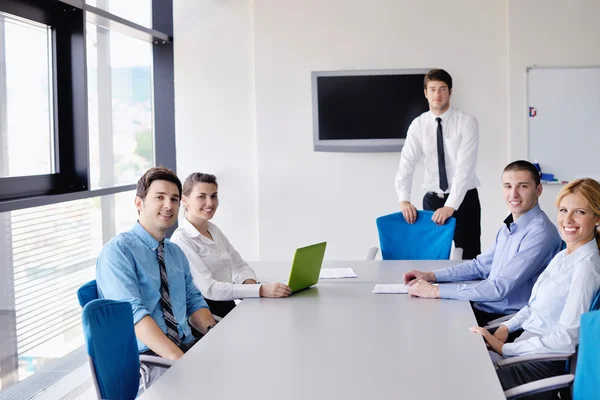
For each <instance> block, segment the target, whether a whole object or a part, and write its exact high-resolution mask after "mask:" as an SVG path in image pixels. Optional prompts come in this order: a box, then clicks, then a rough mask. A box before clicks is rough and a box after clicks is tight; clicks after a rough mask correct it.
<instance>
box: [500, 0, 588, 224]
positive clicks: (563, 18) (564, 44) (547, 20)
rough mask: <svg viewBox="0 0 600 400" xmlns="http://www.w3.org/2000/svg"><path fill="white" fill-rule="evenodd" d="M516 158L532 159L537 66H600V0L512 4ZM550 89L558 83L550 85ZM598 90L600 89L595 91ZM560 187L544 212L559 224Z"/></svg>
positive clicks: (550, 191) (546, 199)
mask: <svg viewBox="0 0 600 400" xmlns="http://www.w3.org/2000/svg"><path fill="white" fill-rule="evenodd" d="M508 15H509V36H508V37H509V57H508V59H509V64H508V74H509V82H510V87H509V88H510V89H509V96H510V154H511V158H512V159H518V158H524V159H526V158H527V154H528V147H527V118H528V117H527V111H528V108H527V107H528V106H529V105H528V104H527V74H526V68H527V67H531V66H533V65H537V66H552V67H554V66H599V65H600V46H599V44H598V38H599V37H600V25H599V24H598V18H600V2H599V1H598V0H576V1H564V0H509V1H508ZM548 84H549V85H551V84H552V82H548ZM590 89H591V90H597V88H590ZM559 189H560V187H559V186H549V185H547V186H546V187H545V188H544V193H543V195H542V197H541V199H540V204H541V206H542V209H544V210H545V211H546V213H547V214H548V216H549V217H550V219H551V220H552V221H554V220H555V219H556V207H555V206H554V201H555V198H556V195H557V194H558V191H559Z"/></svg>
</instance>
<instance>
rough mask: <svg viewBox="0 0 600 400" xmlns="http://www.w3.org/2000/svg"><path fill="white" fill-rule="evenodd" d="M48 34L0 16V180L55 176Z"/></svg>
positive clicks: (41, 28)
mask: <svg viewBox="0 0 600 400" xmlns="http://www.w3.org/2000/svg"><path fill="white" fill-rule="evenodd" d="M50 33H51V32H50V28H49V27H48V26H45V25H41V24H38V23H34V22H29V21H26V20H24V19H21V18H18V17H13V16H10V15H8V14H0V177H9V176H11V177H12V176H30V175H42V174H51V173H54V172H55V168H54V165H55V162H54V126H53V125H54V122H53V101H52V79H51V77H52V64H51V51H52V50H51V49H52V47H51V35H50Z"/></svg>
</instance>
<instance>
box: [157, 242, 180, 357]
mask: <svg viewBox="0 0 600 400" xmlns="http://www.w3.org/2000/svg"><path fill="white" fill-rule="evenodd" d="M164 249H165V244H164V242H160V243H159V244H158V248H157V249H156V252H157V254H158V265H159V267H160V305H161V306H162V309H163V314H164V316H165V323H166V324H167V337H168V338H169V339H171V340H172V341H173V343H175V344H176V345H179V344H180V343H181V339H180V338H179V331H178V330H177V320H176V319H175V316H174V315H173V308H172V307H171V298H170V296H169V280H168V279H167V268H166V267H165V251H164Z"/></svg>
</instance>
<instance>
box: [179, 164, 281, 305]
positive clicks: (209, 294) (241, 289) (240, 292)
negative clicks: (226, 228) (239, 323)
mask: <svg viewBox="0 0 600 400" xmlns="http://www.w3.org/2000/svg"><path fill="white" fill-rule="evenodd" d="M217 189H218V184H217V178H216V177H215V176H214V175H211V174H203V173H200V172H196V173H193V174H191V175H190V176H188V177H187V179H186V180H185V183H184V184H183V196H182V199H181V200H182V203H183V207H184V210H185V219H184V220H183V221H182V223H181V224H180V226H179V228H177V230H176V231H175V233H173V236H172V237H171V241H172V242H174V243H176V244H177V245H178V246H179V247H181V249H182V250H183V252H184V253H185V255H186V256H187V259H188V261H189V263H190V271H191V273H192V277H193V279H194V284H195V285H196V286H197V287H198V289H199V290H200V292H201V293H202V295H203V296H204V298H205V299H206V301H207V303H208V305H209V307H210V309H211V311H212V312H213V314H215V315H218V316H221V317H224V316H225V315H226V314H227V313H228V312H229V311H231V310H232V309H233V307H235V303H234V302H233V300H234V299H242V298H245V297H287V296H289V295H290V294H291V289H290V287H289V286H287V285H285V284H283V283H277V282H275V283H263V284H258V282H257V279H256V274H255V273H254V271H253V270H252V268H250V266H249V265H248V263H246V262H245V261H244V260H243V259H242V257H241V256H240V254H239V253H238V252H237V251H236V250H235V248H234V247H233V246H232V245H231V243H229V240H227V237H226V236H225V235H224V234H223V232H221V230H220V229H219V228H218V227H217V226H216V225H215V224H213V223H212V222H210V221H209V220H210V219H212V218H213V217H214V215H215V212H216V211H217V208H218V206H219V198H218V196H217Z"/></svg>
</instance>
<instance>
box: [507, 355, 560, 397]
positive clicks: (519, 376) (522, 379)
mask: <svg viewBox="0 0 600 400" xmlns="http://www.w3.org/2000/svg"><path fill="white" fill-rule="evenodd" d="M496 372H497V374H498V379H500V383H501V384H502V389H504V390H508V389H512V388H514V387H516V386H519V385H523V384H525V383H529V382H534V381H538V380H540V379H545V378H550V377H552V376H558V375H563V374H566V373H567V372H566V371H565V362H564V361H544V362H532V363H525V364H519V365H515V366H513V367H512V368H507V369H500V370H497V371H496ZM565 392H566V393H564V394H566V395H568V394H570V393H569V390H566V391H565ZM557 394H558V391H557V390H553V391H552V390H551V391H548V392H545V393H539V394H535V395H532V396H527V397H523V399H528V400H550V399H557V398H558V397H557ZM567 397H570V396H567ZM561 398H562V399H565V396H564V395H563V393H561Z"/></svg>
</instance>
